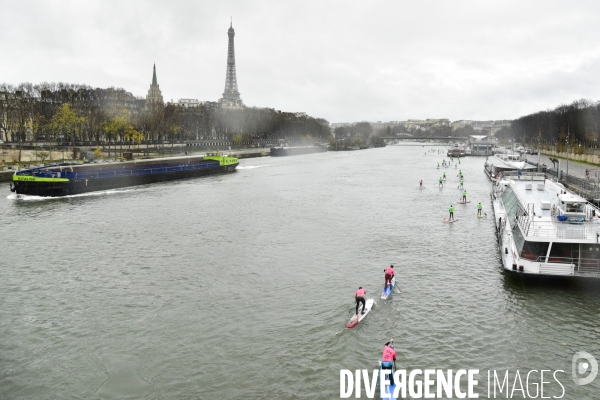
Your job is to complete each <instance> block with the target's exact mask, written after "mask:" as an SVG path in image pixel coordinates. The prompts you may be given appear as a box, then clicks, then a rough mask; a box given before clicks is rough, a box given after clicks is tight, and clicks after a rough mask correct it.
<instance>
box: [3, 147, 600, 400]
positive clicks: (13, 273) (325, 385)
mask: <svg viewBox="0 0 600 400" xmlns="http://www.w3.org/2000/svg"><path fill="white" fill-rule="evenodd" d="M430 149H435V147H430V146H426V147H422V146H420V145H418V146H416V145H415V146H389V147H387V148H382V149H372V150H366V151H353V152H338V153H333V152H331V153H321V154H312V155H306V156H297V157H281V158H271V157H263V158H254V159H243V160H241V163H240V167H239V169H238V171H237V172H235V173H233V174H227V175H220V176H213V177H206V178H198V179H192V180H185V181H177V182H169V183H164V184H155V185H149V186H143V187H135V188H130V189H126V190H116V191H111V192H103V193H96V194H91V195H90V194H88V195H83V196H75V197H68V198H60V199H39V198H38V199H35V198H34V199H26V200H15V199H14V197H13V195H12V194H10V192H9V190H8V184H3V185H2V190H3V192H2V193H4V194H3V195H2V197H0V221H1V224H0V243H2V254H1V258H0V398H1V399H71V398H87V399H97V398H102V399H124V398H144V399H217V398H226V399H234V398H244V399H266V398H272V399H289V398H301V399H333V398H339V396H340V369H349V370H356V369H369V370H372V369H373V368H377V361H378V360H379V358H380V356H381V352H382V347H383V344H384V343H385V342H386V341H387V340H389V339H390V338H394V339H395V342H396V351H397V352H398V354H399V356H398V360H397V365H398V368H406V369H408V370H412V369H416V368H420V369H425V368H432V369H444V370H445V369H453V370H457V369H461V368H464V369H479V370H480V374H479V376H478V380H479V385H478V392H479V393H481V396H480V397H487V371H488V370H497V371H499V373H500V372H501V373H504V371H505V370H507V369H509V370H510V371H511V373H510V384H511V387H512V383H513V377H514V372H515V371H516V370H520V372H521V374H523V385H525V374H526V373H527V372H528V371H529V370H533V369H535V370H542V369H547V370H563V371H564V372H559V373H558V374H557V377H558V379H559V381H560V382H561V384H562V385H564V391H565V394H564V397H563V398H566V399H593V398H598V397H600V395H599V393H600V392H599V390H600V377H599V378H596V380H595V381H594V382H592V383H591V384H589V385H587V386H575V384H574V383H573V380H572V379H571V360H572V357H573V355H574V354H575V353H576V352H577V351H581V350H584V351H587V352H589V353H591V354H592V355H595V356H596V358H598V359H600V344H599V340H598V339H599V336H600V328H599V326H598V321H599V316H600V302H599V300H600V289H598V288H597V287H593V286H591V285H580V284H567V283H558V284H551V285H550V284H534V283H531V282H522V281H521V280H519V279H518V278H517V277H512V276H510V275H507V274H505V273H504V272H503V270H502V266H501V263H500V260H499V254H498V248H497V244H496V236H495V228H494V222H493V217H492V211H491V208H490V207H491V206H490V195H489V194H490V189H491V185H490V182H489V180H488V179H487V177H486V175H485V174H484V172H483V163H484V160H485V157H467V158H465V159H463V160H461V161H462V163H461V164H460V165H459V167H460V169H462V170H463V172H464V174H465V187H466V190H467V193H468V194H467V197H468V198H469V199H470V200H471V201H472V202H471V203H470V204H468V205H460V204H457V201H458V200H459V197H460V196H461V190H459V189H458V188H457V186H458V178H457V176H456V175H457V172H458V169H456V168H447V169H439V170H438V169H437V168H436V166H437V163H438V162H441V161H442V159H444V158H447V157H446V156H445V154H444V155H438V154H437V153H436V154H435V155H434V154H432V153H428V154H427V155H425V153H426V152H427V151H429V150H430ZM439 149H442V147H439ZM444 171H445V172H446V174H447V176H448V180H447V183H446V185H445V187H444V188H443V189H438V187H437V180H438V178H439V177H440V176H441V174H442V173H443V172H444ZM419 179H423V181H424V182H425V183H424V186H425V188H424V189H421V190H420V189H419V184H418V181H419ZM479 201H481V202H482V204H483V211H484V212H486V213H487V215H488V217H487V218H484V219H477V218H476V204H477V202H479ZM451 204H453V205H454V207H455V216H456V217H458V218H459V221H458V222H456V223H454V224H446V223H443V222H442V219H443V218H444V217H445V216H447V215H448V208H449V206H450V205H451ZM390 264H394V266H395V267H396V268H395V269H396V274H397V277H398V281H399V285H400V287H401V288H402V294H399V293H395V294H393V296H392V297H391V298H390V299H389V300H387V301H382V300H380V299H379V293H380V291H381V288H382V286H383V280H384V275H383V269H384V268H385V267H386V266H388V265H390ZM359 285H360V286H363V287H365V288H366V290H367V297H371V296H372V297H374V298H375V299H376V304H375V306H374V308H373V311H371V313H370V314H369V316H368V317H367V318H366V319H365V320H364V321H363V322H361V323H360V324H359V325H358V326H357V327H356V328H354V329H350V330H348V329H345V328H344V327H345V324H346V322H347V321H348V319H349V318H350V314H349V310H350V309H351V308H353V307H354V292H355V290H356V289H357V288H358V286H359ZM535 380H536V381H537V382H539V381H540V379H539V375H537V378H536V379H535ZM544 380H545V381H551V382H553V383H550V384H546V386H545V392H544V396H549V397H552V396H555V397H559V396H561V387H560V386H559V385H558V384H557V383H556V382H555V380H554V379H553V378H552V375H551V374H549V375H547V376H545V379H544ZM529 390H530V392H531V393H532V394H534V391H535V388H534V387H532V386H530V387H529ZM362 395H363V398H366V397H365V392H364V389H363V391H362ZM352 398H354V394H353V397H352ZM497 398H504V397H503V396H500V395H499V396H498V397H497ZM515 398H522V397H521V392H520V391H517V392H516V394H515Z"/></svg>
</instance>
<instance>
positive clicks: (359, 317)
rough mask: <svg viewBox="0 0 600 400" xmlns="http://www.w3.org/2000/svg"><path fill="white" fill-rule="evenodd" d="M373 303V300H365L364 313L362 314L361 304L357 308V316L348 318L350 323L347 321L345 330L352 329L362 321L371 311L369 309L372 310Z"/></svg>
mask: <svg viewBox="0 0 600 400" xmlns="http://www.w3.org/2000/svg"><path fill="white" fill-rule="evenodd" d="M374 302H375V301H374V300H373V299H367V300H365V313H364V314H362V310H361V309H362V304H361V305H360V306H359V308H358V314H354V315H353V316H352V318H350V321H348V323H347V324H346V328H354V327H355V326H356V325H358V323H359V322H360V321H362V320H363V319H365V317H366V316H367V314H368V313H369V311H371V308H373V303H374Z"/></svg>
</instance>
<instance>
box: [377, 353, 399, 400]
mask: <svg viewBox="0 0 600 400" xmlns="http://www.w3.org/2000/svg"><path fill="white" fill-rule="evenodd" d="M388 371H389V370H388ZM381 372H382V369H381V361H380V362H379V380H378V382H377V383H378V384H381V376H382V375H381ZM394 372H396V371H394V367H392V372H391V373H388V375H387V380H388V381H391V379H390V378H391V377H392V376H394ZM394 390H396V382H394V384H393V385H385V386H384V387H383V396H381V400H398V398H397V397H394Z"/></svg>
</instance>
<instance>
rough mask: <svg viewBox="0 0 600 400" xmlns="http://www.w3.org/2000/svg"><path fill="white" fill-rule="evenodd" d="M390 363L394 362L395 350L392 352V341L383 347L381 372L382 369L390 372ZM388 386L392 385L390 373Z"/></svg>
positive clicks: (392, 379) (392, 378)
mask: <svg viewBox="0 0 600 400" xmlns="http://www.w3.org/2000/svg"><path fill="white" fill-rule="evenodd" d="M392 361H396V350H394V339H390V341H389V342H387V343H386V344H384V345H383V355H382V356H381V370H382V372H383V370H384V369H389V370H392ZM388 376H389V377H390V384H391V385H393V384H394V377H393V376H392V374H391V373H390V374H389V375H388Z"/></svg>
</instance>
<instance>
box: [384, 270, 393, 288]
mask: <svg viewBox="0 0 600 400" xmlns="http://www.w3.org/2000/svg"><path fill="white" fill-rule="evenodd" d="M383 272H385V284H384V285H383V287H384V288H386V287H388V283H389V285H390V288H391V287H392V279H393V278H394V266H393V265H390V266H389V267H387V268H386V269H384V270H383Z"/></svg>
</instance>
